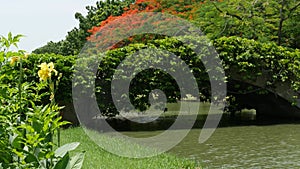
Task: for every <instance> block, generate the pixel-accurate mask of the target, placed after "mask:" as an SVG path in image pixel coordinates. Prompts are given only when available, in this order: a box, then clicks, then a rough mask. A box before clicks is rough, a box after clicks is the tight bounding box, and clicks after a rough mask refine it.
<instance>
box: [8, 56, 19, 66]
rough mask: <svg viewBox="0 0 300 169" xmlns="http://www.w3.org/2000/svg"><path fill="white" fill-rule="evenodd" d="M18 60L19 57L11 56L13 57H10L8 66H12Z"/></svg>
mask: <svg viewBox="0 0 300 169" xmlns="http://www.w3.org/2000/svg"><path fill="white" fill-rule="evenodd" d="M18 60H19V56H13V57H11V59H10V64H11V65H13V64H15V62H16V61H18Z"/></svg>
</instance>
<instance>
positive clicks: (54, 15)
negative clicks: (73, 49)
mask: <svg viewBox="0 0 300 169" xmlns="http://www.w3.org/2000/svg"><path fill="white" fill-rule="evenodd" d="M96 2H97V0H0V35H3V36H5V37H6V36H7V34H8V32H12V34H13V35H16V34H22V35H25V36H26V37H24V38H22V39H21V41H20V43H19V49H22V50H26V51H27V52H31V51H32V50H34V49H36V48H38V47H41V46H43V45H45V44H46V43H47V42H49V41H54V42H56V41H59V40H62V39H64V37H65V36H66V35H67V32H68V31H70V30H71V29H73V28H74V27H78V24H79V22H78V21H77V20H76V19H75V13H76V12H80V13H82V14H84V15H85V14H86V13H87V10H86V9H85V7H86V6H87V5H92V6H95V4H96Z"/></svg>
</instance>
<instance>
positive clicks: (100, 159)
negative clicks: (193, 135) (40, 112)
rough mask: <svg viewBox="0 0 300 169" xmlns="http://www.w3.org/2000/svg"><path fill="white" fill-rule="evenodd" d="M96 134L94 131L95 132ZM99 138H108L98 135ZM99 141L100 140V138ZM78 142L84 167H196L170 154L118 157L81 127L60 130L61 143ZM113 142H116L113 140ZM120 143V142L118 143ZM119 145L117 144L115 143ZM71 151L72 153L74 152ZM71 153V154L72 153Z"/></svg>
mask: <svg viewBox="0 0 300 169" xmlns="http://www.w3.org/2000/svg"><path fill="white" fill-rule="evenodd" d="M95 134H96V133H95ZM99 139H105V140H103V141H107V139H109V138H103V137H99ZM100 141H101V140H100ZM70 142H80V146H79V147H78V148H77V149H76V150H75V151H74V152H76V151H77V152H79V151H85V152H86V154H85V160H84V165H83V168H84V169H102V168H103V169H116V168H120V169H121V168H122V169H152V168H153V169H179V168H191V169H194V168H197V166H196V164H195V163H194V162H193V161H189V160H185V159H181V158H178V157H175V156H173V155H170V154H162V155H159V156H156V157H151V158H143V159H132V158H125V157H120V156H117V155H114V154H111V153H109V152H106V151H105V150H103V149H101V148H100V147H99V146H98V145H96V144H95V143H94V142H93V141H92V140H90V139H89V137H88V136H87V135H86V134H85V133H84V130H83V129H82V128H71V129H66V130H63V131H61V143H62V145H63V144H66V143H70ZM113 144H116V143H115V142H114V143H113ZM120 144H122V143H120ZM116 146H119V144H116ZM137 151H148V150H147V149H145V148H143V147H137ZM74 152H72V153H74ZM72 153H71V154H72Z"/></svg>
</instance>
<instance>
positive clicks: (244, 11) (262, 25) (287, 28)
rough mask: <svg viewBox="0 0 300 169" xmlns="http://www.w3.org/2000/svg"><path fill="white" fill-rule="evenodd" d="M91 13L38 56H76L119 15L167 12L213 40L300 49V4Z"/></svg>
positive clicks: (114, 3) (146, 5) (182, 4)
mask: <svg viewBox="0 0 300 169" xmlns="http://www.w3.org/2000/svg"><path fill="white" fill-rule="evenodd" d="M87 10H88V14H87V15H86V16H83V15H82V14H80V13H76V15H75V17H76V19H78V20H79V22H80V23H79V28H74V29H73V30H71V31H70V32H68V35H67V36H66V38H65V39H64V40H61V41H59V42H52V41H51V42H48V43H47V45H45V46H43V47H41V48H39V49H36V50H35V51H34V53H55V54H61V55H76V54H78V53H79V52H80V50H81V49H82V47H83V45H84V44H85V42H86V39H87V38H88V37H89V36H90V35H91V34H94V33H95V31H96V30H98V29H99V28H100V27H102V26H104V23H108V22H110V21H112V20H113V19H116V18H118V17H119V16H121V15H123V16H126V14H129V13H132V12H147V11H153V12H166V13H170V14H173V15H176V16H180V17H183V18H185V19H188V20H189V21H191V22H193V23H194V24H195V25H198V26H200V27H201V29H202V31H203V32H204V33H205V34H206V35H207V36H208V37H209V38H211V39H216V38H220V37H222V36H239V37H243V38H248V39H255V40H258V41H261V42H269V41H272V42H276V43H277V45H283V46H287V47H292V48H299V47H300V46H299V45H300V44H299V38H300V32H299V27H300V25H299V18H300V17H299V15H300V3H299V2H297V1H290V0H281V1H266V0H246V1H242V0H229V1H204V0H190V1H181V0H175V1H173V0H172V1H170V0H136V1H134V0H124V1H120V0H107V1H105V2H102V1H99V2H97V3H96V5H95V6H88V7H87Z"/></svg>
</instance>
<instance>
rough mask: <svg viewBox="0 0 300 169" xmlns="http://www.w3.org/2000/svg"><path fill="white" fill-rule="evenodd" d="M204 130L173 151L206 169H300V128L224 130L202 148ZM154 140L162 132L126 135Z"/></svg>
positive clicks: (194, 130)
mask: <svg viewBox="0 0 300 169" xmlns="http://www.w3.org/2000/svg"><path fill="white" fill-rule="evenodd" d="M200 131H201V129H192V130H191V131H190V132H189V134H188V135H187V137H185V139H184V140H183V141H182V142H181V143H179V144H178V145H177V146H175V147H174V148H173V149H171V150H170V151H169V153H172V154H175V155H177V156H180V157H185V158H189V159H191V160H195V161H197V162H199V163H200V164H201V165H202V166H203V167H205V168H218V169H220V168H226V169H227V168H272V169H274V168H300V161H299V159H300V125H299V124H280V125H266V126H238V127H222V128H218V129H217V130H216V132H215V133H214V134H213V135H212V137H210V138H209V139H208V140H207V141H206V142H205V143H203V144H199V143H198V137H199V134H200ZM124 133H125V134H126V135H130V136H133V137H150V136H153V135H156V134H158V133H160V131H143V132H141V131H139V132H124Z"/></svg>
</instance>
